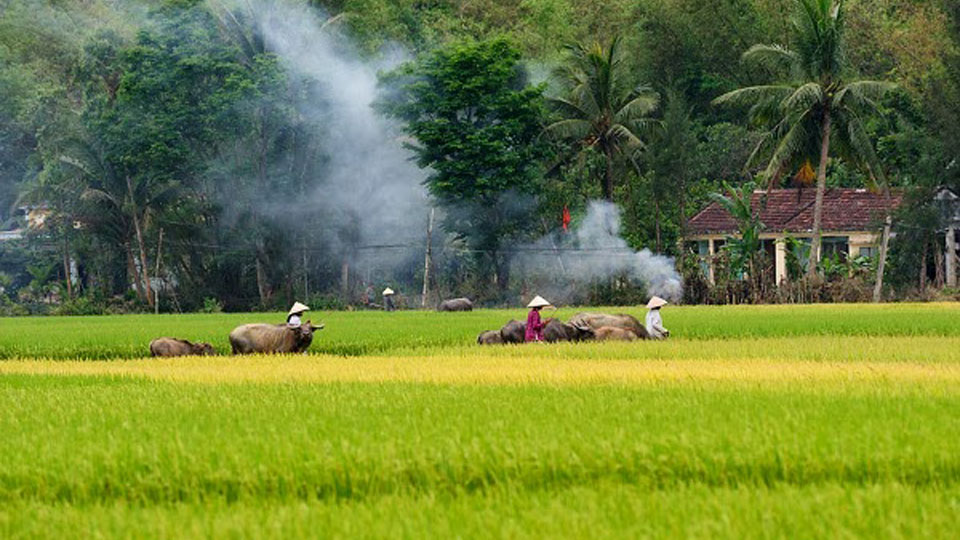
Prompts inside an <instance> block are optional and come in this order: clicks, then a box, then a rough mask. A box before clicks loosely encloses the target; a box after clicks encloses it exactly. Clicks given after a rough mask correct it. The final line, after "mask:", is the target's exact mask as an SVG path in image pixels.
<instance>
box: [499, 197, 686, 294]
mask: <svg viewBox="0 0 960 540" xmlns="http://www.w3.org/2000/svg"><path fill="white" fill-rule="evenodd" d="M518 251H519V255H518V260H515V262H517V263H518V264H519V265H520V266H521V267H523V268H525V269H527V270H528V271H533V272H537V273H540V274H546V275H548V276H550V279H549V280H546V282H545V283H546V285H544V288H543V293H544V294H547V295H550V299H551V300H552V301H555V302H577V301H583V300H584V299H585V297H586V294H585V289H586V288H587V287H589V286H590V284H591V283H593V282H597V281H599V280H609V279H612V278H624V279H628V280H630V281H631V282H634V283H640V284H643V285H644V286H645V287H646V290H647V293H648V294H651V295H657V296H660V297H663V298H665V299H667V300H671V301H676V300H679V299H680V298H681V297H682V295H683V283H682V280H681V277H680V275H679V273H678V272H677V270H676V268H675V266H674V261H673V259H672V258H670V257H665V256H662V255H656V254H654V253H652V252H651V251H650V250H649V249H643V250H641V251H635V250H633V249H632V248H630V246H628V245H627V242H626V241H625V240H624V239H623V238H621V236H620V210H619V209H618V208H617V206H616V205H614V204H612V203H610V202H606V201H592V202H591V203H590V204H589V206H588V208H587V214H586V216H585V217H584V219H583V221H582V222H581V223H580V224H579V225H578V226H577V227H576V228H575V229H574V230H573V231H571V232H570V233H568V234H552V235H548V236H545V237H543V238H541V239H540V240H539V241H537V242H536V243H534V244H533V245H530V246H525V247H523V248H521V249H519V250H518Z"/></svg>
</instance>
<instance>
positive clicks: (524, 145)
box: [381, 39, 544, 291]
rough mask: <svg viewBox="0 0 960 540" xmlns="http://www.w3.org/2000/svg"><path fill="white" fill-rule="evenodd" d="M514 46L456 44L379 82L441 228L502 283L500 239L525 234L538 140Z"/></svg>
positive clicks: (535, 111) (504, 265)
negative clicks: (425, 172) (436, 206)
mask: <svg viewBox="0 0 960 540" xmlns="http://www.w3.org/2000/svg"><path fill="white" fill-rule="evenodd" d="M519 60H520V53H519V52H518V51H517V50H516V49H515V48H514V47H513V46H512V45H511V44H510V43H509V42H507V41H505V40H503V39H495V40H490V41H482V42H467V43H458V44H454V45H451V46H449V47H446V48H443V49H440V50H437V51H435V52H433V53H430V54H428V55H426V56H424V57H423V58H421V59H419V60H418V61H416V62H413V63H409V64H406V65H405V66H402V67H401V68H399V69H398V70H397V71H395V72H394V73H392V74H390V75H388V76H387V77H386V78H385V79H384V84H385V86H386V87H387V88H388V89H393V90H392V91H391V92H389V95H388V96H387V97H386V98H384V100H383V101H382V103H381V107H383V109H384V110H385V111H387V112H388V113H390V114H392V115H393V116H395V117H397V118H399V119H401V120H403V121H405V122H406V126H405V128H404V129H405V131H406V133H407V134H408V135H410V136H411V137H412V138H413V139H414V141H415V143H414V144H412V145H411V147H412V149H413V150H414V152H415V153H416V155H417V161H418V163H419V165H420V166H421V167H423V168H430V169H431V171H432V173H431V174H430V176H429V177H428V178H427V180H426V186H427V188H428V190H429V191H430V193H431V194H432V195H433V196H434V197H435V198H436V199H437V200H438V201H439V202H440V203H441V204H442V205H443V206H444V208H446V209H447V219H446V220H445V223H444V226H445V228H447V230H448V231H450V232H451V233H453V234H455V235H456V236H458V237H460V238H461V239H463V240H465V241H466V242H467V245H468V246H469V247H470V248H471V249H473V250H474V251H475V253H476V254H477V258H478V261H482V262H483V264H481V266H482V267H487V268H490V267H491V266H492V268H493V270H494V272H493V274H494V276H495V281H496V284H497V286H498V287H499V289H500V290H501V291H503V290H504V289H505V288H506V287H507V284H508V277H509V258H508V257H506V254H505V253H504V252H503V251H504V250H503V247H502V246H503V245H504V244H505V243H509V242H511V241H513V240H515V239H517V238H520V237H522V236H523V235H524V233H525V232H529V227H528V226H527V223H529V221H530V215H529V214H530V212H531V211H532V204H525V203H527V202H530V198H531V195H532V192H533V189H534V185H535V182H536V180H537V179H538V178H539V176H540V169H539V167H540V166H539V163H540V161H541V159H542V158H543V154H544V145H543V143H542V142H541V141H540V137H539V135H540V133H541V131H542V123H541V119H542V117H543V99H542V92H543V87H542V86H530V85H529V84H528V83H527V78H526V74H525V72H524V70H523V69H522V67H521V66H520V64H519Z"/></svg>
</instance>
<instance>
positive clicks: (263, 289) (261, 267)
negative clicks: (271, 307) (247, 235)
mask: <svg viewBox="0 0 960 540" xmlns="http://www.w3.org/2000/svg"><path fill="white" fill-rule="evenodd" d="M260 252H261V250H260V248H257V256H256V270H257V294H258V295H259V296H260V306H261V307H266V306H267V305H268V304H269V303H270V284H269V283H267V270H266V265H265V264H264V262H263V259H262V258H261V255H260Z"/></svg>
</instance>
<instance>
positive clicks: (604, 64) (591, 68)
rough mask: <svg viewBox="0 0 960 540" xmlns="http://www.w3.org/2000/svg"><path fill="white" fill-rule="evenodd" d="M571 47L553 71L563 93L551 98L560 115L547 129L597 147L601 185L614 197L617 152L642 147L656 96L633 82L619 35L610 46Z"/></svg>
mask: <svg viewBox="0 0 960 540" xmlns="http://www.w3.org/2000/svg"><path fill="white" fill-rule="evenodd" d="M567 50H568V54H569V56H568V58H567V61H566V62H564V63H563V64H562V65H561V66H560V67H559V68H558V69H557V71H556V72H555V74H554V76H555V77H556V78H557V79H558V81H559V83H560V85H561V86H562V87H563V89H564V94H565V95H564V96H562V97H553V98H549V100H548V101H549V103H550V104H551V105H552V107H553V108H554V110H555V111H556V112H557V113H558V114H559V115H560V117H561V119H560V120H558V121H556V122H554V123H552V124H550V125H548V126H547V127H546V132H547V133H549V134H551V135H553V136H554V137H556V138H557V139H560V140H563V141H568V142H570V143H572V144H573V145H574V148H575V150H576V153H577V154H581V153H583V152H585V151H590V150H595V151H597V152H600V154H602V155H603V158H604V161H605V165H606V167H605V170H604V175H603V178H602V182H601V187H602V189H603V196H604V198H605V199H607V200H609V201H612V200H613V180H614V169H615V166H616V161H617V157H618V156H627V157H633V155H634V154H635V153H636V152H637V151H638V150H640V149H642V148H643V147H644V143H643V140H642V139H641V137H640V134H641V133H642V131H643V130H644V128H645V127H646V126H647V125H649V124H651V123H653V121H652V120H650V119H649V117H648V116H647V115H648V114H650V113H651V112H652V111H654V110H655V109H656V108H657V102H658V96H657V94H656V93H655V92H654V91H652V90H651V89H650V88H649V87H646V86H642V85H641V86H636V85H634V84H632V83H631V81H630V73H629V71H628V70H627V68H626V65H625V64H624V61H623V57H622V55H621V54H620V39H619V38H614V39H613V41H611V43H610V46H609V47H603V46H602V45H601V44H599V43H594V44H593V45H590V46H587V45H583V44H577V45H570V46H568V47H567Z"/></svg>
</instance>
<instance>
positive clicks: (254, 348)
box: [230, 321, 323, 354]
mask: <svg viewBox="0 0 960 540" xmlns="http://www.w3.org/2000/svg"><path fill="white" fill-rule="evenodd" d="M321 328H323V325H322V324H321V325H320V326H314V325H312V324H310V321H307V322H305V323H303V324H301V325H300V326H289V325H287V324H259V323H255V324H244V325H242V326H238V327H236V328H234V329H233V331H232V332H230V346H231V347H232V348H233V354H251V353H267V354H270V353H299V352H304V351H306V350H307V347H309V346H310V343H312V342H313V333H314V332H315V331H316V330H320V329H321Z"/></svg>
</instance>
